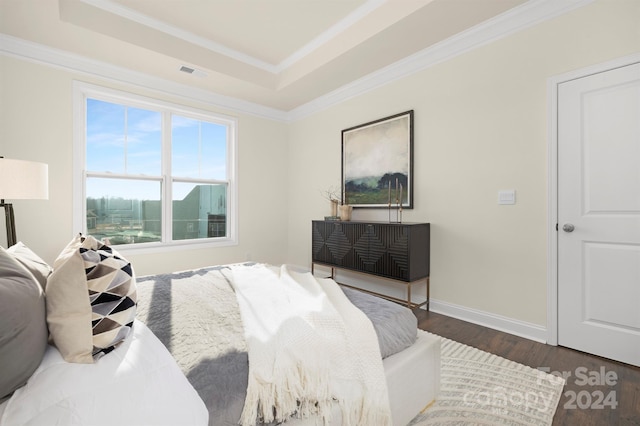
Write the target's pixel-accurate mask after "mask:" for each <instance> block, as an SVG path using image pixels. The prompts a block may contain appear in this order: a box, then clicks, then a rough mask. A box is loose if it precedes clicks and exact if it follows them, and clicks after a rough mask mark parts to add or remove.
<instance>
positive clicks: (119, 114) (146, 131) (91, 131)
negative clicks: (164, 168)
mask: <svg viewBox="0 0 640 426" xmlns="http://www.w3.org/2000/svg"><path fill="white" fill-rule="evenodd" d="M161 117H162V116H161V113H159V112H157V111H149V110H144V109H139V108H132V107H126V106H124V105H118V104H113V103H110V102H105V101H99V100H96V99H87V170H89V171H94V172H112V173H121V174H122V173H130V174H145V175H150V176H159V175H160V174H161V160H160V158H161V157H160V155H161V147H162V133H161V130H162V129H161V124H162V119H161Z"/></svg>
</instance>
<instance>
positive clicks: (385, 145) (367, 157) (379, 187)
mask: <svg viewBox="0 0 640 426" xmlns="http://www.w3.org/2000/svg"><path fill="white" fill-rule="evenodd" d="M342 203H343V204H349V205H351V206H353V207H370V208H383V207H384V208H387V207H388V206H389V203H391V205H392V206H396V205H397V203H401V204H402V208H403V209H412V208H413V110H411V111H406V112H402V113H400V114H396V115H392V116H390V117H385V118H381V119H379V120H375V121H371V122H369V123H365V124H361V125H359V126H355V127H351V128H349V129H345V130H343V131H342Z"/></svg>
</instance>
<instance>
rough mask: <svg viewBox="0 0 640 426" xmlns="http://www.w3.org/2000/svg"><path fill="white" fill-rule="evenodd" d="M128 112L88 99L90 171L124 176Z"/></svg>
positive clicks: (88, 156)
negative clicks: (126, 116) (126, 118)
mask: <svg viewBox="0 0 640 426" xmlns="http://www.w3.org/2000/svg"><path fill="white" fill-rule="evenodd" d="M125 110H126V108H125V107H124V106H123V105H116V104H112V103H110V102H103V101H98V100H96V99H87V170H92V171H97V172H113V173H124V159H125V155H124V153H125V151H124V149H125V145H124V135H125Z"/></svg>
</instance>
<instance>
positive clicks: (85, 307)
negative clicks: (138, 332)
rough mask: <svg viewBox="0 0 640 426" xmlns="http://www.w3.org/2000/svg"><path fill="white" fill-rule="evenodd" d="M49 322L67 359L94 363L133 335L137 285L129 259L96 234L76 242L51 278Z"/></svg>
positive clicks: (48, 298) (67, 249)
mask: <svg viewBox="0 0 640 426" xmlns="http://www.w3.org/2000/svg"><path fill="white" fill-rule="evenodd" d="M46 293H47V298H46V300H47V323H48V324H49V333H50V336H51V340H52V341H53V343H54V345H55V346H56V347H57V348H58V350H59V351H60V353H61V354H62V357H63V358H64V359H65V361H68V362H76V363H84V364H91V363H93V362H94V360H97V359H98V358H100V357H101V356H103V355H105V354H107V353H109V352H111V351H112V350H113V349H115V347H116V346H117V345H118V344H120V343H122V341H123V340H124V339H125V338H126V337H127V336H128V335H129V333H130V331H131V327H132V325H133V320H134V319H135V316H136V302H137V298H136V281H135V276H134V272H133V269H132V267H131V264H130V263H129V261H127V260H126V259H125V258H123V257H122V256H121V255H120V254H119V253H118V252H117V251H115V250H113V249H112V248H111V247H109V246H107V245H105V244H103V243H101V242H100V241H98V240H96V239H95V238H93V237H91V236H87V237H83V236H82V235H79V236H77V237H76V238H74V239H73V240H72V241H71V242H70V243H69V244H68V245H67V247H65V248H64V250H62V252H61V253H60V255H59V256H58V258H57V259H56V261H55V262H54V264H53V273H52V274H51V276H49V279H48V280H47V287H46Z"/></svg>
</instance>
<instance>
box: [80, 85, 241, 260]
mask: <svg viewBox="0 0 640 426" xmlns="http://www.w3.org/2000/svg"><path fill="white" fill-rule="evenodd" d="M75 109H76V121H77V122H76V137H75V139H76V144H75V148H76V149H75V153H76V155H75V158H74V169H75V171H76V180H77V181H78V182H77V184H76V189H74V202H75V203H76V209H74V210H75V211H82V213H81V215H78V214H77V213H76V216H79V217H78V218H77V219H79V222H81V226H82V228H83V232H84V233H86V234H90V235H93V236H95V237H96V238H98V239H103V240H108V241H109V242H110V243H111V244H112V245H126V246H125V247H132V248H133V247H162V246H175V245H184V244H202V243H211V244H230V243H235V242H236V229H237V228H236V227H237V218H236V208H235V199H236V176H235V170H236V167H235V152H236V137H235V135H236V121H235V120H234V119H232V118H230V117H226V116H221V115H216V114H213V113H210V112H207V111H202V110H194V109H189V108H185V107H182V106H179V105H173V104H169V103H166V102H161V101H157V100H153V99H149V98H142V97H139V96H135V95H130V94H127V93H122V92H116V91H113V90H109V89H104V88H99V87H96V86H91V85H87V84H82V83H77V84H76V86H75ZM75 221H76V219H74V222H75ZM76 225H77V224H76Z"/></svg>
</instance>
